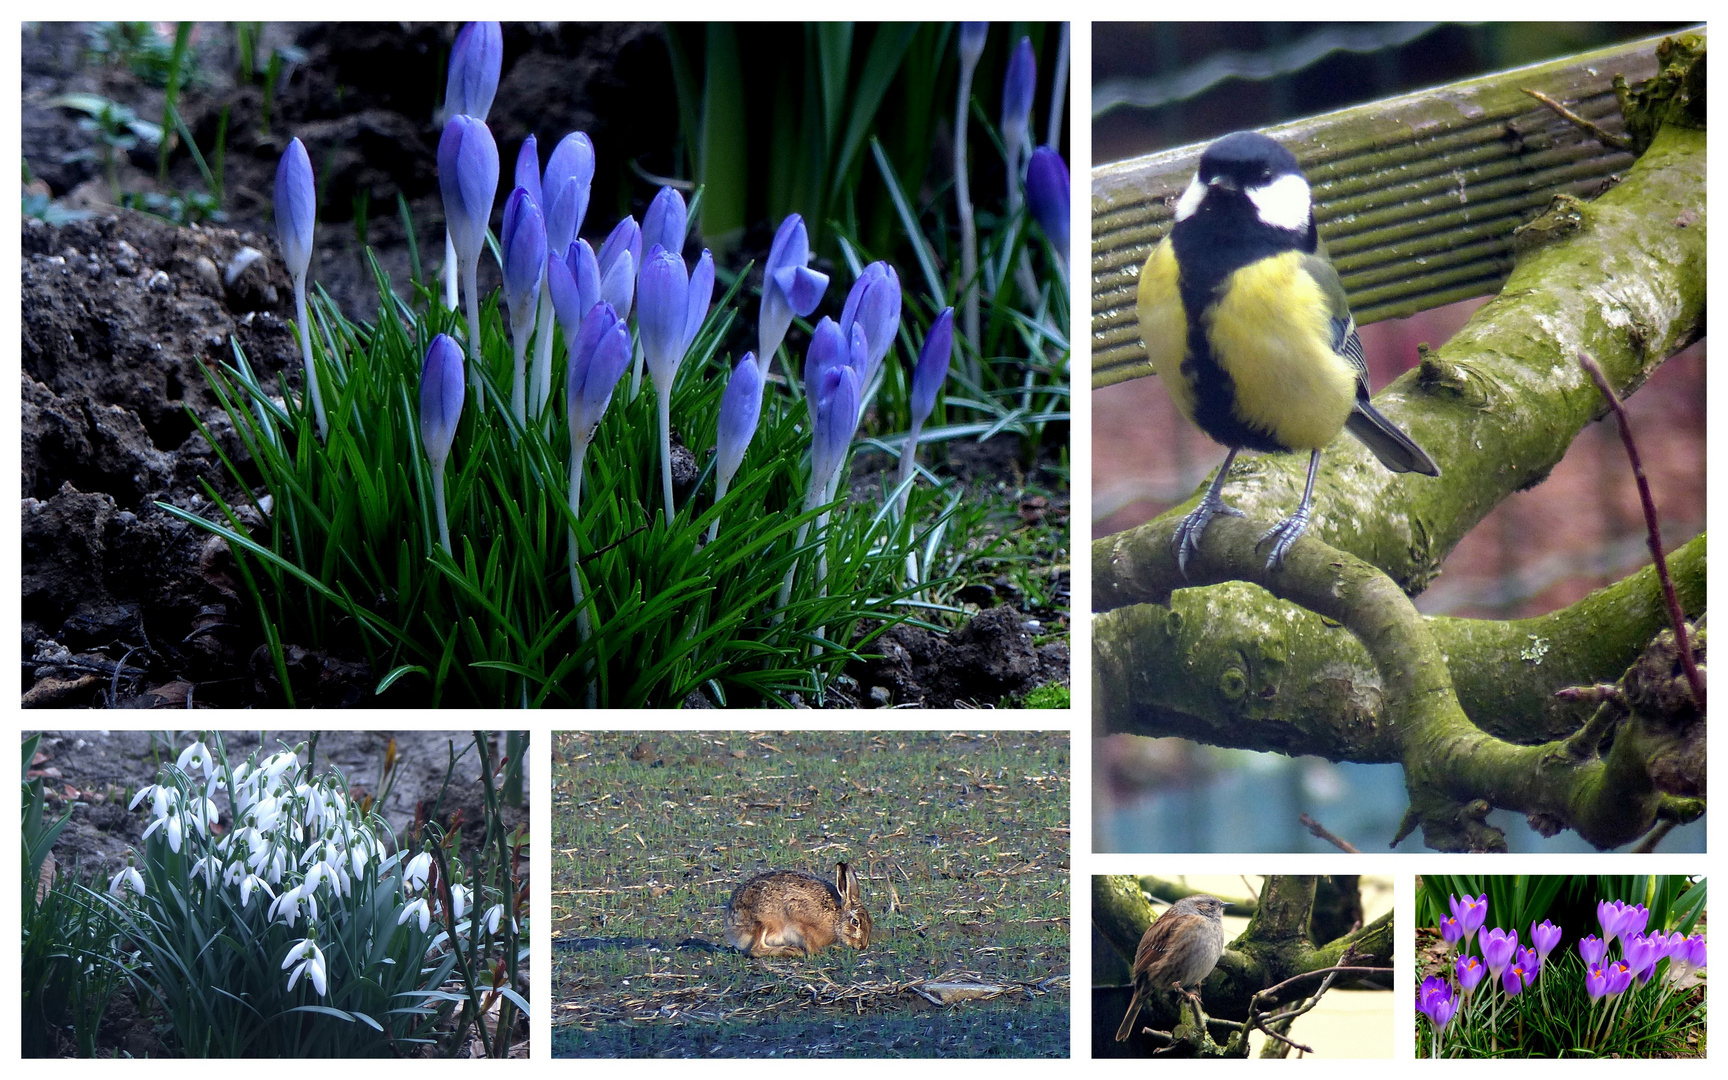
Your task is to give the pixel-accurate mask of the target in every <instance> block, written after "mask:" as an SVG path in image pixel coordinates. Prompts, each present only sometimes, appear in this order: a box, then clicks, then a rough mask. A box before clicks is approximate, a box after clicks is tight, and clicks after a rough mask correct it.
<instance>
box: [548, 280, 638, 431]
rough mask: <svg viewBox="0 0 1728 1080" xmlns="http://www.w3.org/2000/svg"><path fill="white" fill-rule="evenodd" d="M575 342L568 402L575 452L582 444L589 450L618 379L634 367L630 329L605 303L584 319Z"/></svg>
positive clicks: (567, 380) (567, 385)
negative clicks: (628, 368)
mask: <svg viewBox="0 0 1728 1080" xmlns="http://www.w3.org/2000/svg"><path fill="white" fill-rule="evenodd" d="M571 341H572V344H571V346H570V370H569V373H568V375H567V376H566V378H565V386H564V402H565V407H566V409H567V410H568V411H569V414H570V442H571V446H572V448H574V447H575V446H576V444H577V443H578V442H580V443H581V445H582V446H584V447H585V446H587V444H588V441H589V440H590V439H592V438H593V437H594V429H595V428H597V427H599V426H600V419H601V417H603V416H604V415H605V414H606V407H607V405H609V404H611V401H612V391H613V389H614V388H616V387H617V385H618V379H619V378H620V377H621V376H622V375H623V374H624V369H625V368H627V367H629V366H630V353H631V348H630V327H629V325H628V324H626V323H625V322H624V320H623V319H620V318H619V317H618V313H617V312H616V311H615V310H613V308H612V305H610V304H608V303H605V302H604V301H602V302H601V303H599V304H596V305H595V306H594V307H593V309H592V310H590V311H588V312H586V313H585V314H584V315H583V316H582V327H581V329H580V330H579V331H577V333H576V336H575V337H574V338H572V339H571Z"/></svg>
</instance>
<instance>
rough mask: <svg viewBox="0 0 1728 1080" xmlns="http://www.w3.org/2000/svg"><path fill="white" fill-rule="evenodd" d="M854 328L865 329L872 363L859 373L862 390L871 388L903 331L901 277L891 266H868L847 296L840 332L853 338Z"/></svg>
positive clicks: (884, 264) (881, 264)
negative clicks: (901, 326)
mask: <svg viewBox="0 0 1728 1080" xmlns="http://www.w3.org/2000/svg"><path fill="white" fill-rule="evenodd" d="M854 326H859V327H862V328H863V330H864V338H865V340H866V341H867V342H869V347H870V348H869V362H868V363H867V364H866V366H864V367H861V368H859V369H858V384H859V386H860V387H864V388H868V387H869V385H870V379H871V378H872V377H873V376H874V375H875V374H876V369H877V368H879V367H881V366H882V359H883V357H885V356H887V355H888V350H889V348H890V347H892V346H893V344H894V337H895V335H896V334H897V333H899V330H900V275H899V274H897V273H895V271H894V268H893V267H892V266H889V265H888V264H887V263H885V262H873V263H871V264H870V265H869V266H866V267H865V268H864V272H863V273H862V274H860V275H858V280H857V281H855V282H853V283H852V291H851V292H849V293H847V294H846V306H845V307H844V308H843V309H842V310H841V312H840V329H841V330H843V331H845V332H846V333H847V335H848V336H850V334H851V332H852V327H854Z"/></svg>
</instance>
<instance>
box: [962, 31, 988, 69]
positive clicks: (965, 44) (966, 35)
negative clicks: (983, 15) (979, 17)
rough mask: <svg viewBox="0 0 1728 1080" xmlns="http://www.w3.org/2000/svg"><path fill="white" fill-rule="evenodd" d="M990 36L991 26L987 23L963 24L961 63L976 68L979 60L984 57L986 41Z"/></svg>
mask: <svg viewBox="0 0 1728 1080" xmlns="http://www.w3.org/2000/svg"><path fill="white" fill-rule="evenodd" d="M989 36H990V24H989V23H987V22H963V23H961V24H960V62H961V63H962V64H964V65H966V66H967V67H975V66H977V64H978V58H979V57H980V56H983V55H984V41H985V39H986V38H987V37H989Z"/></svg>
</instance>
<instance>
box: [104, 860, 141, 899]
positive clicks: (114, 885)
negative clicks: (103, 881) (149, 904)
mask: <svg viewBox="0 0 1728 1080" xmlns="http://www.w3.org/2000/svg"><path fill="white" fill-rule="evenodd" d="M132 857H133V853H132V852H127V853H126V865H125V866H124V867H123V868H122V869H121V870H120V872H119V873H118V874H115V875H114V876H113V877H111V878H109V879H108V895H109V896H115V897H118V896H122V895H124V893H125V891H126V887H127V886H128V885H130V886H131V887H132V890H133V891H134V892H136V893H137V894H138V895H139V896H144V895H146V893H145V890H144V875H142V874H140V873H139V872H138V868H137V867H136V866H134V865H133V864H132Z"/></svg>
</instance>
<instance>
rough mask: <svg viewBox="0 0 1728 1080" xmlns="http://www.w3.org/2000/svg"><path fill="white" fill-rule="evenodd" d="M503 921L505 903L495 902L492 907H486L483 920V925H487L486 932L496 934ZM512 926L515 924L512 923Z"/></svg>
mask: <svg viewBox="0 0 1728 1080" xmlns="http://www.w3.org/2000/svg"><path fill="white" fill-rule="evenodd" d="M503 921H504V905H503V904H493V905H492V906H491V907H489V908H487V909H486V914H485V916H484V917H483V918H482V920H481V925H482V926H484V927H486V932H487V933H488V934H496V933H497V932H498V927H499V924H501V923H502V922H503ZM511 926H512V927H514V926H515V924H514V923H512V924H511Z"/></svg>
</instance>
